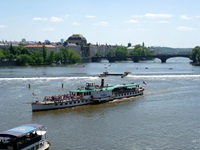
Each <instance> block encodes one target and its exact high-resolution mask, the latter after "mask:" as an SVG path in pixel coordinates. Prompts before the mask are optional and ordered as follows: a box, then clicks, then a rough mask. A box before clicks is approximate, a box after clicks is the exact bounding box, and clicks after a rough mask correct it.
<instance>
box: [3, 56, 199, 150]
mask: <svg viewBox="0 0 200 150" xmlns="http://www.w3.org/2000/svg"><path fill="white" fill-rule="evenodd" d="M189 62H190V60H189V59H186V58H173V59H172V58H171V59H169V60H167V63H161V62H160V61H159V60H157V59H155V60H153V61H144V62H139V63H133V62H117V63H108V62H106V61H105V62H101V63H87V64H75V65H68V66H55V67H2V68H0V95H1V96H0V131H4V130H7V129H9V128H12V127H15V126H19V125H22V124H26V123H39V124H43V125H45V126H46V129H47V131H48V134H47V136H48V139H49V141H50V143H51V148H50V149H51V150H111V149H114V150H171V149H174V150H193V149H200V116H199V114H200V99H199V97H200V92H199V89H200V84H199V83H200V67H198V66H192V65H191V64H190V63H189ZM104 71H108V72H110V73H123V72H125V71H129V72H131V74H130V75H128V76H127V77H125V78H121V77H119V76H108V77H105V78H104V79H105V83H109V84H118V83H119V84H120V83H129V82H131V83H132V82H135V83H140V84H141V85H142V86H144V88H145V91H144V95H143V96H139V97H137V98H130V99H126V100H124V101H114V102H108V103H103V104H99V105H86V106H80V107H74V108H67V109H60V110H51V111H44V112H34V113H32V111H31V105H30V102H32V101H33V100H35V99H39V100H41V99H43V97H44V96H46V95H49V96H50V95H57V94H64V93H67V92H68V91H69V89H74V88H77V87H80V86H83V85H85V83H86V82H95V83H96V84H100V82H101V81H100V80H101V78H100V77H99V74H101V73H102V72H104ZM143 81H145V82H146V83H147V85H144V84H143ZM29 84H30V89H29V87H28V85H29ZM62 84H63V88H62ZM32 93H35V94H36V96H33V95H32Z"/></svg>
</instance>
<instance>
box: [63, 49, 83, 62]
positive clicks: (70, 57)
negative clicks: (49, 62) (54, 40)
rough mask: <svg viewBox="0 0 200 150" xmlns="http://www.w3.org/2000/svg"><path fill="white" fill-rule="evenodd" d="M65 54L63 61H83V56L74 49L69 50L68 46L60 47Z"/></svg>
mask: <svg viewBox="0 0 200 150" xmlns="http://www.w3.org/2000/svg"><path fill="white" fill-rule="evenodd" d="M60 51H61V53H62V55H63V63H64V64H66V63H77V62H80V61H81V57H80V56H79V55H78V54H77V53H76V52H74V51H72V50H69V49H67V48H61V49H60Z"/></svg>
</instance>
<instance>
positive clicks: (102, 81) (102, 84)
mask: <svg viewBox="0 0 200 150" xmlns="http://www.w3.org/2000/svg"><path fill="white" fill-rule="evenodd" d="M101 87H104V79H101Z"/></svg>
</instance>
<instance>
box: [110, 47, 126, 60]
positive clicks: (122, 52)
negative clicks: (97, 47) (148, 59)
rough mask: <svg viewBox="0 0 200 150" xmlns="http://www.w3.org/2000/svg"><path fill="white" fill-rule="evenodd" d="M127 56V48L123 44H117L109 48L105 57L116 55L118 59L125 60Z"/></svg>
mask: <svg viewBox="0 0 200 150" xmlns="http://www.w3.org/2000/svg"><path fill="white" fill-rule="evenodd" d="M127 56H128V50H127V48H126V47H124V46H118V47H116V48H114V49H110V51H109V52H108V54H107V57H116V59H117V60H118V61H121V60H126V57H127Z"/></svg>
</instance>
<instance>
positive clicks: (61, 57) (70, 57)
mask: <svg viewBox="0 0 200 150" xmlns="http://www.w3.org/2000/svg"><path fill="white" fill-rule="evenodd" d="M0 59H16V61H17V64H18V65H51V64H53V63H58V62H59V63H62V64H69V63H78V62H80V61H81V57H80V56H79V55H78V54H77V53H76V52H74V51H72V50H69V49H67V48H61V49H60V51H59V52H54V51H51V52H50V53H48V52H47V49H46V47H45V45H43V47H42V51H30V50H29V49H27V48H25V47H23V46H22V45H19V46H17V47H13V46H12V45H10V47H9V48H8V50H7V51H5V50H1V49H0Z"/></svg>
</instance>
